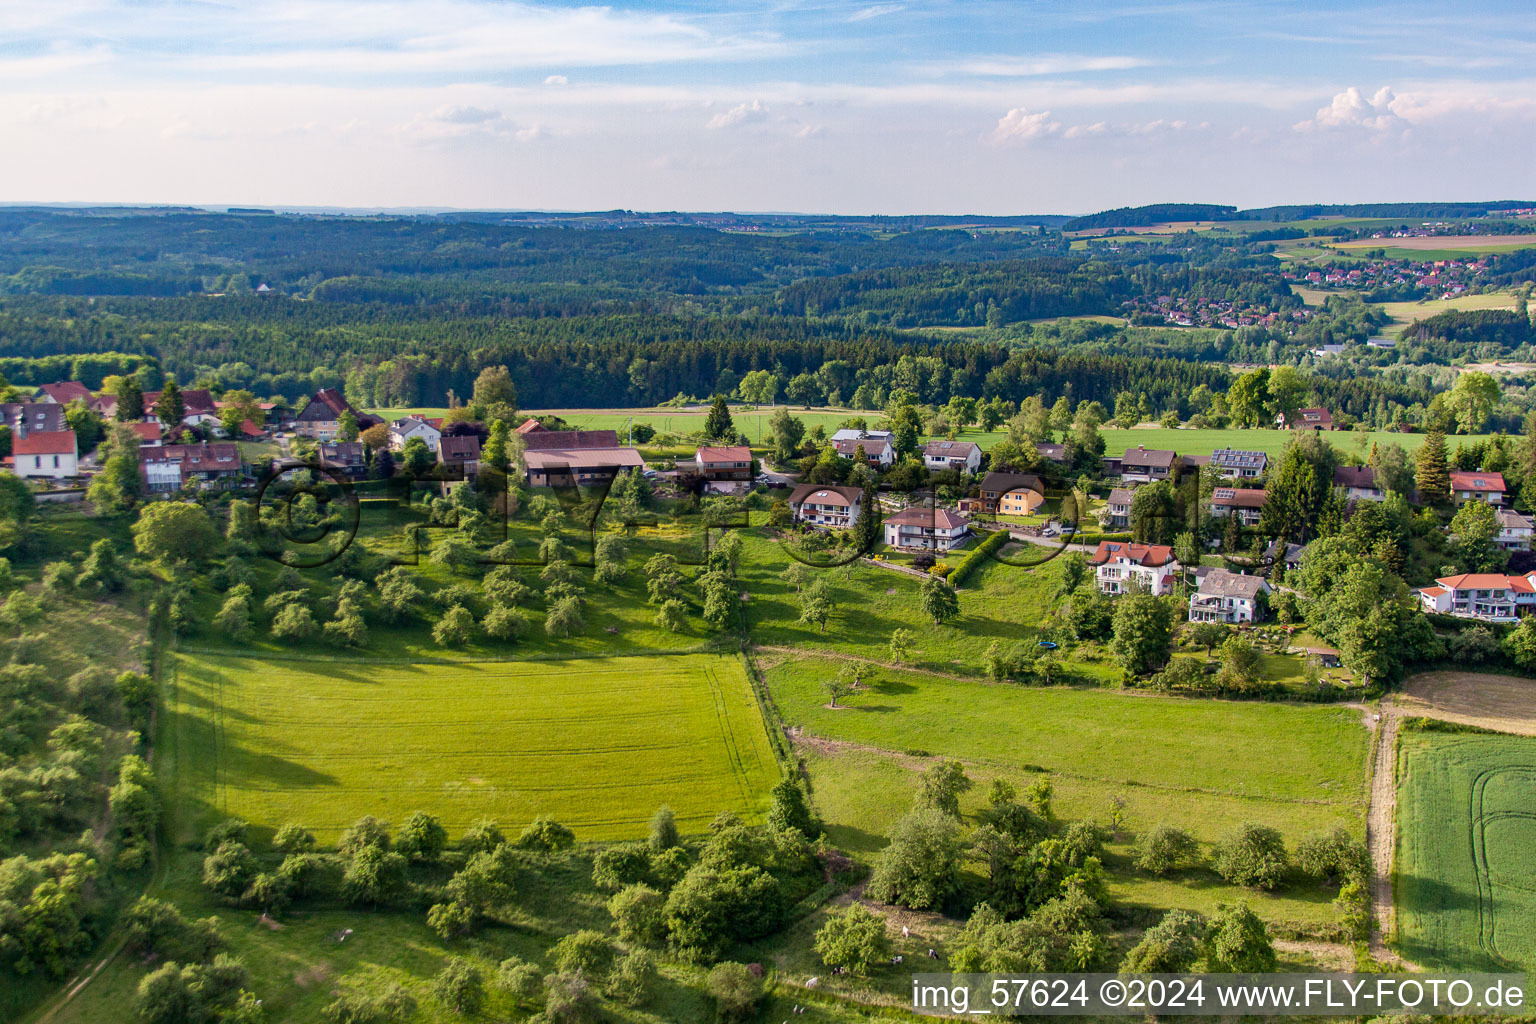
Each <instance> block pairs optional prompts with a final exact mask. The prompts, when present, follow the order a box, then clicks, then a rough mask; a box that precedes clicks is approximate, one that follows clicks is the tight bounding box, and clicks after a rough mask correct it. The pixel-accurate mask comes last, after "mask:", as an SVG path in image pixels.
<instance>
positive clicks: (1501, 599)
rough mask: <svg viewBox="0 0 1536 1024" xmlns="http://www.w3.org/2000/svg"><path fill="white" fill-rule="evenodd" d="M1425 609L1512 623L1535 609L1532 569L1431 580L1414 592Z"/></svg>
mask: <svg viewBox="0 0 1536 1024" xmlns="http://www.w3.org/2000/svg"><path fill="white" fill-rule="evenodd" d="M1415 593H1416V594H1418V595H1419V601H1420V603H1421V604H1422V605H1423V607H1424V610H1425V611H1426V612H1435V613H1437V614H1440V615H1454V616H1456V617H1457V618H1459V619H1481V620H1483V621H1485V622H1514V621H1516V620H1517V619H1518V618H1519V617H1520V615H1521V614H1522V613H1528V612H1530V611H1531V610H1532V609H1533V608H1536V572H1533V573H1528V574H1527V575H1525V576H1506V575H1504V574H1503V573H1496V572H1464V573H1461V574H1460V575H1458V576H1445V577H1442V578H1440V579H1437V580H1435V583H1434V586H1429V587H1420V588H1419V589H1418V590H1416V591H1415Z"/></svg>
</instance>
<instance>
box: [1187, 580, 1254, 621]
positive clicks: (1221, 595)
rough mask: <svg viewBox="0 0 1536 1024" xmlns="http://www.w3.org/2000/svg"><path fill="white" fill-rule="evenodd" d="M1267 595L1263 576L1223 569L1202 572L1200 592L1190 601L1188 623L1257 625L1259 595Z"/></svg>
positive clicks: (1191, 596) (1192, 595)
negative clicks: (1247, 623) (1243, 623)
mask: <svg viewBox="0 0 1536 1024" xmlns="http://www.w3.org/2000/svg"><path fill="white" fill-rule="evenodd" d="M1269 592H1270V587H1269V583H1268V582H1266V581H1265V579H1264V577H1262V576H1249V575H1247V574H1245V573H1240V572H1228V571H1227V570H1226V569H1211V570H1209V571H1205V570H1202V571H1201V575H1200V586H1199V589H1198V590H1197V591H1196V592H1195V593H1193V594H1191V595H1190V597H1189V621H1190V622H1225V623H1239V622H1257V621H1258V620H1259V619H1260V618H1262V617H1263V616H1262V615H1261V614H1260V611H1259V608H1260V601H1259V595H1260V594H1268V593H1269Z"/></svg>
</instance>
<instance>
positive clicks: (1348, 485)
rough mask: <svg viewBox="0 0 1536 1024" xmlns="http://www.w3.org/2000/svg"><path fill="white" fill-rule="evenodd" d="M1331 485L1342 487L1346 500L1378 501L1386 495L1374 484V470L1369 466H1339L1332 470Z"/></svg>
mask: <svg viewBox="0 0 1536 1024" xmlns="http://www.w3.org/2000/svg"><path fill="white" fill-rule="evenodd" d="M1333 486H1335V487H1342V488H1343V489H1344V498H1345V500H1346V501H1380V500H1382V499H1383V498H1385V497H1386V496H1387V492H1386V491H1384V490H1382V489H1381V488H1380V487H1378V486H1377V485H1376V471H1375V470H1374V469H1372V468H1371V467H1370V466H1339V467H1338V468H1336V469H1335V470H1334V471H1333Z"/></svg>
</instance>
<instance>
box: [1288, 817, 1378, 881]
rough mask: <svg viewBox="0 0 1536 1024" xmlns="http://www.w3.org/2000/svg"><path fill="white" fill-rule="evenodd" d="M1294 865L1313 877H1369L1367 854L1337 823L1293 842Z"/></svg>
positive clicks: (1336, 879)
mask: <svg viewBox="0 0 1536 1024" xmlns="http://www.w3.org/2000/svg"><path fill="white" fill-rule="evenodd" d="M1296 866H1297V867H1299V868H1301V870H1302V871H1305V872H1306V873H1307V874H1309V875H1312V876H1313V877H1314V878H1323V879H1327V880H1329V881H1341V880H1354V881H1363V880H1365V879H1366V878H1368V877H1369V876H1370V855H1369V854H1367V853H1366V850H1365V845H1364V844H1363V843H1359V842H1357V841H1355V840H1354V839H1352V838H1350V835H1349V831H1348V830H1347V829H1345V828H1344V827H1343V826H1340V827H1339V828H1336V829H1334V830H1333V831H1332V832H1325V833H1322V834H1320V835H1315V836H1308V837H1307V838H1305V839H1303V840H1302V841H1301V842H1299V843H1297V844H1296Z"/></svg>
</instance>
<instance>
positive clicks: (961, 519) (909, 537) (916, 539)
mask: <svg viewBox="0 0 1536 1024" xmlns="http://www.w3.org/2000/svg"><path fill="white" fill-rule="evenodd" d="M970 535H971V521H970V520H969V519H967V518H965V516H963V515H961V514H960V513H958V512H951V511H950V510H949V509H947V508H927V507H925V506H922V505H914V506H912V507H911V508H904V509H902V510H901V511H900V512H897V513H896V514H895V515H892V516H886V518H885V542H886V543H887V544H889V545H890V546H891V547H893V548H919V549H922V550H927V551H953V550H954V549H955V548H958V547H960V546H961V545H963V544H964V543H965V542H966V540H967V539H968V538H969V537H970Z"/></svg>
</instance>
